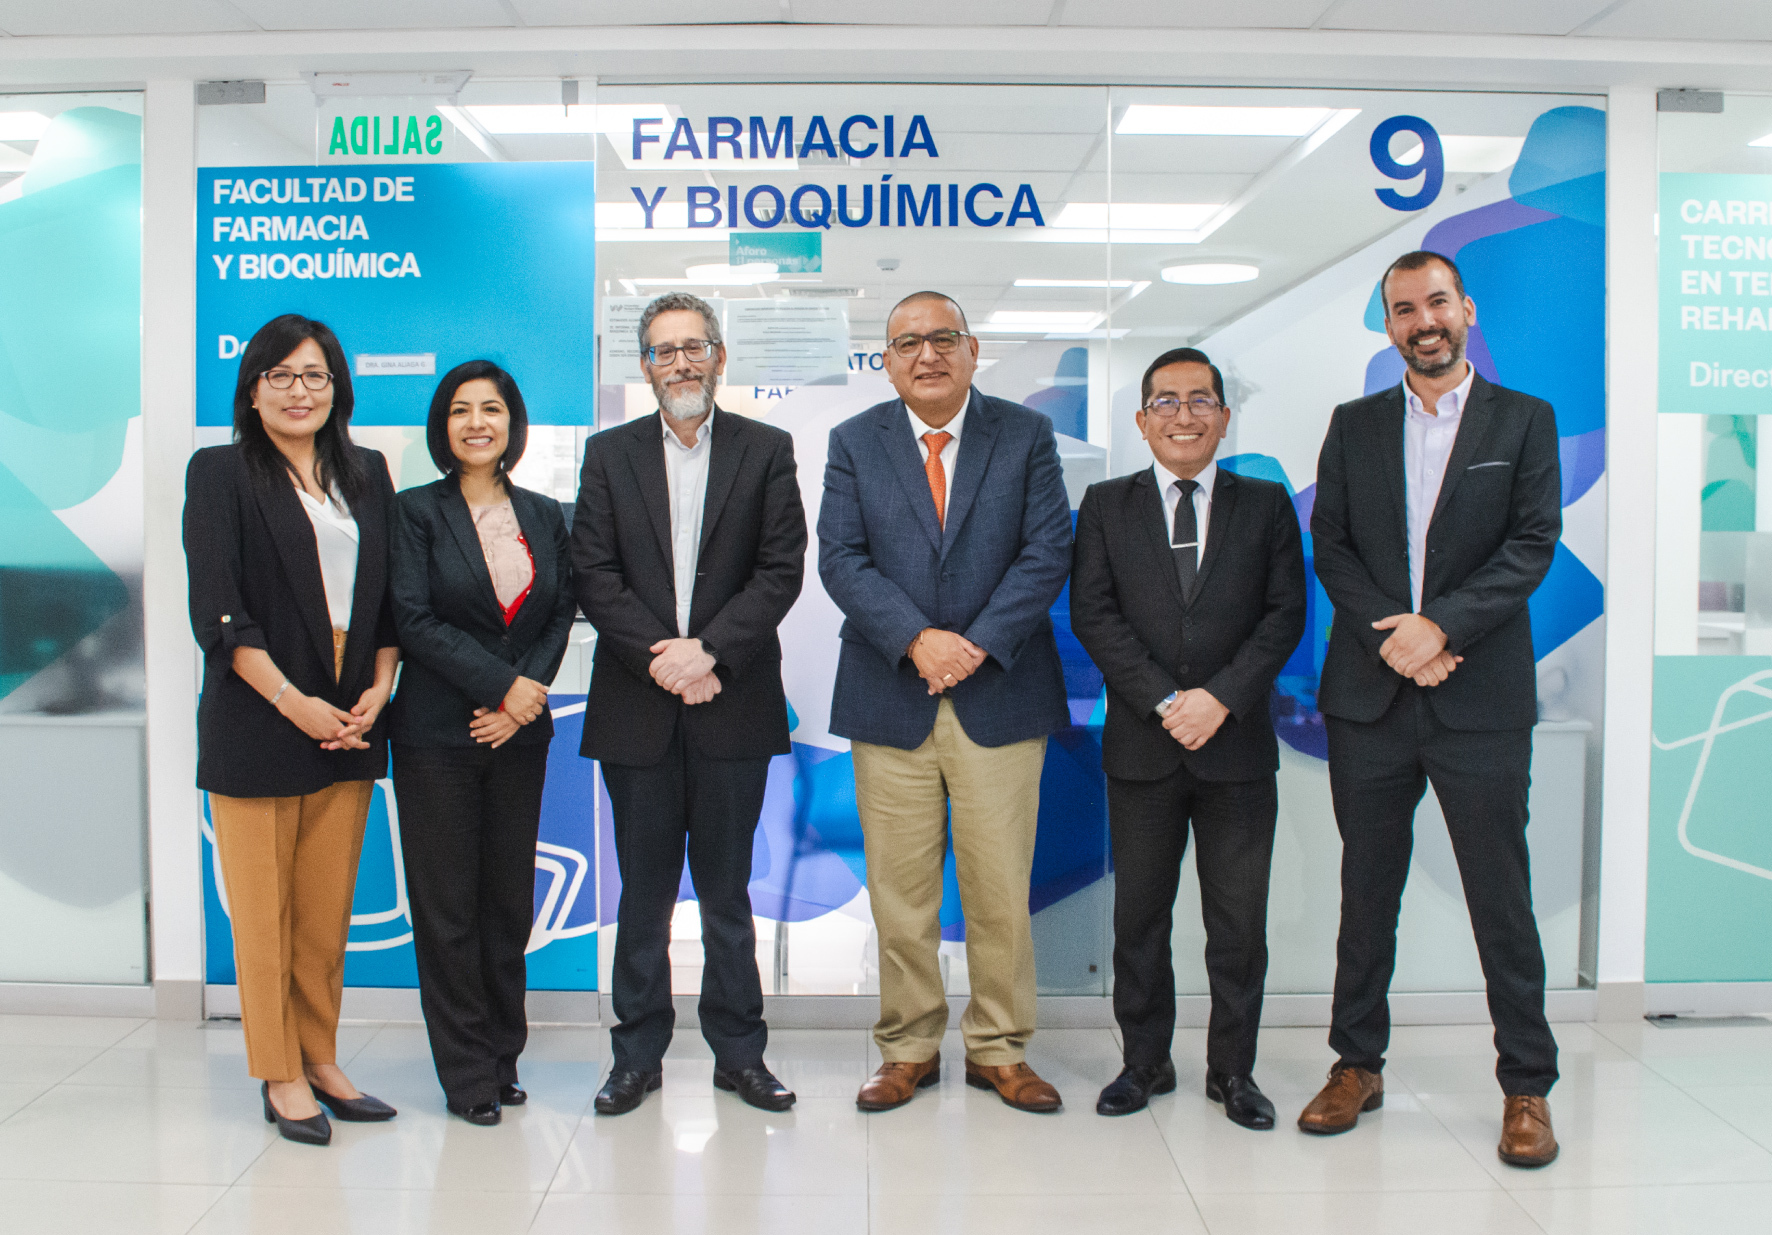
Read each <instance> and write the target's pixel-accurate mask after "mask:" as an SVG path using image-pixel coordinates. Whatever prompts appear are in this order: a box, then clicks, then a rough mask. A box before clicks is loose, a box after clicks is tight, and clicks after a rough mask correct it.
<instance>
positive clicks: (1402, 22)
mask: <svg viewBox="0 0 1772 1235" xmlns="http://www.w3.org/2000/svg"><path fill="white" fill-rule="evenodd" d="M658 7H668V10H669V12H668V15H666V14H661V13H659V12H658V11H657V9H656V8H647V7H642V6H636V5H635V4H634V3H632V0H305V2H304V3H302V4H290V3H288V0H153V2H152V3H143V2H142V0H0V34H5V35H9V36H48V35H63V36H70V35H71V36H79V35H150V34H194V33H231V32H238V31H252V30H275V31H325V30H428V29H437V30H444V29H464V28H489V27H520V26H531V27H535V26H540V27H548V26H566V27H587V26H630V25H712V26H718V25H734V24H763V23H784V22H785V23H790V24H797V25H814V24H834V25H882V26H944V25H947V26H999V27H1031V26H1073V27H1101V28H1122V29H1139V28H1144V27H1165V28H1171V29H1176V28H1180V29H1188V28H1197V29H1225V28H1233V29H1258V30H1360V31H1407V32H1430V33H1449V34H1502V35H1563V36H1573V37H1612V38H1633V39H1708V40H1728V41H1738V42H1739V41H1753V40H1772V3H1767V0H1485V2H1484V3H1482V4H1475V5H1456V6H1450V5H1424V4H1422V3H1421V2H1420V0H968V2H966V3H955V2H954V0H897V3H892V4H882V3H878V2H875V3H869V4H858V3H856V2H855V0H674V3H672V4H671V5H669V6H658ZM1192 67H1195V68H1197V67H1199V66H1197V65H1195V66H1192Z"/></svg>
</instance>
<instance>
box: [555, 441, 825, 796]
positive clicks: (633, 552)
mask: <svg viewBox="0 0 1772 1235" xmlns="http://www.w3.org/2000/svg"><path fill="white" fill-rule="evenodd" d="M663 433H664V426H663V423H662V421H661V419H660V417H659V414H658V413H657V412H654V413H653V414H652V415H650V416H646V417H644V418H642V419H640V420H633V421H629V422H628V423H627V424H624V425H619V426H617V427H616V428H613V429H606V430H604V431H603V432H602V433H599V434H597V435H596V436H595V437H593V438H591V440H590V441H589V442H587V443H586V444H585V460H584V469H583V471H582V472H581V473H580V475H579V488H578V506H577V508H576V509H575V510H574V512H573V516H572V567H573V578H574V584H575V586H576V588H577V590H578V603H579V607H580V608H582V609H583V610H584V614H585V617H587V618H589V619H590V622H591V625H593V626H595V627H596V628H597V652H596V656H595V660H594V663H593V666H592V671H591V691H590V697H589V699H588V700H587V701H586V707H585V727H584V742H583V744H582V745H581V746H580V748H579V753H580V754H582V755H584V756H586V757H587V758H592V759H602V760H605V761H607V762H609V763H618V764H625V765H631V766H634V767H648V766H650V765H652V764H654V763H657V762H658V761H659V760H660V759H662V758H663V757H664V752H665V747H666V745H667V744H668V743H669V742H670V738H671V730H672V727H673V726H674V725H675V724H676V723H677V719H678V715H679V713H681V714H682V721H683V725H684V734H685V737H686V739H687V740H688V742H689V744H690V749H691V750H692V751H694V752H695V753H697V754H699V755H702V756H704V757H708V758H714V759H760V758H767V757H769V756H771V755H785V754H787V753H788V752H789V751H790V750H791V749H792V747H791V745H790V743H789V741H788V715H787V696H786V695H785V694H784V693H783V692H782V687H781V643H780V641H779V640H778V639H777V638H776V633H775V628H776V627H777V626H779V625H780V624H781V620H782V618H784V617H786V616H787V612H788V610H789V609H790V608H792V607H793V604H794V601H795V600H796V599H797V598H798V597H799V595H800V582H801V579H802V577H803V576H804V574H805V571H806V515H805V512H804V511H803V510H802V509H801V507H800V482H799V479H798V477H797V476H796V474H795V469H794V440H793V438H792V437H790V436H789V435H788V434H787V433H785V432H783V431H782V430H780V429H777V428H775V427H774V426H772V425H766V424H764V423H763V422H761V421H758V420H752V419H750V418H749V417H745V416H736V415H733V414H732V413H730V412H725V411H719V410H717V409H716V412H715V415H714V428H713V440H712V442H711V443H710V446H709V449H710V456H709V459H708V488H707V500H706V504H705V508H704V513H703V515H702V523H701V553H700V556H699V557H698V558H697V561H696V571H695V594H694V597H693V599H692V602H691V607H690V611H689V634H690V636H691V637H694V638H699V639H701V640H702V641H703V642H704V643H705V644H707V645H708V646H710V647H711V648H712V649H713V651H714V654H715V657H716V659H717V662H718V663H717V664H716V666H715V672H716V673H717V674H718V675H719V678H720V693H719V694H718V695H715V696H714V698H713V699H712V700H711V701H710V702H707V703H700V704H696V705H695V706H694V707H687V706H685V705H684V704H683V702H682V701H681V700H680V699H679V698H678V697H677V696H676V695H673V694H671V692H669V691H667V690H665V689H664V688H663V687H662V686H660V685H658V684H657V683H656V682H654V681H653V680H652V676H651V674H649V673H648V672H647V667H648V666H649V665H650V664H651V663H652V660H653V653H652V652H651V651H650V650H649V649H650V648H651V647H652V645H653V644H654V643H657V642H658V641H659V640H661V639H675V638H677V593H676V579H675V574H674V570H673V567H672V558H671V515H670V508H669V500H670V495H669V491H668V485H667V482H666V478H665V461H664V451H665V446H664V438H663Z"/></svg>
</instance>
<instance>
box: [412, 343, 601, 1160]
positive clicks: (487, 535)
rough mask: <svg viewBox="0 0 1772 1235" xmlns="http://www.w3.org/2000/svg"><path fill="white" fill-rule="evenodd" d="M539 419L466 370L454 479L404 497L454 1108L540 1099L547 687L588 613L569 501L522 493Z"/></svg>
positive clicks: (424, 856) (416, 851)
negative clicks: (536, 1037) (536, 984)
mask: <svg viewBox="0 0 1772 1235" xmlns="http://www.w3.org/2000/svg"><path fill="white" fill-rule="evenodd" d="M528 429H529V417H528V413H527V411H526V410H525V408H524V406H523V396H522V394H521V393H520V392H519V391H518V389H517V383H516V382H515V381H514V380H513V379H512V378H511V375H510V374H508V373H506V372H505V371H504V370H503V369H501V368H499V367H498V366H497V365H495V364H493V363H491V362H490V361H486V360H471V361H469V362H467V363H466V364H462V365H457V366H456V367H455V368H454V369H452V370H450V371H449V373H448V374H447V375H446V376H445V377H444V378H443V380H442V382H441V383H440V384H439V385H438V387H437V393H436V394H435V395H434V396H432V399H431V410H430V417H429V420H428V422H427V425H426V430H425V435H426V442H427V444H428V445H429V447H430V451H431V458H432V459H433V460H434V461H435V462H436V464H437V468H438V470H439V471H441V472H442V473H443V479H441V480H439V481H436V482H434V483H432V484H428V485H424V486H422V487H419V488H416V489H408V490H406V491H405V492H404V493H401V494H400V495H399V498H398V500H397V503H396V512H395V516H394V520H393V524H394V528H393V537H392V554H391V565H390V571H389V573H390V591H391V594H392V597H393V608H394V621H395V624H396V626H397V627H398V629H399V632H400V641H401V646H402V647H404V648H406V649H408V651H407V654H406V664H405V668H404V670H403V671H402V674H401V680H400V687H399V693H398V694H397V695H396V696H395V698H394V703H393V706H392V719H391V725H390V734H389V736H390V739H391V742H392V746H393V761H394V791H395V795H396V799H397V801H398V803H399V807H400V848H401V852H402V854H403V855H404V857H405V862H406V894H407V898H408V900H409V902H410V904H411V907H412V931H413V942H414V945H415V948H416V951H417V954H418V983H419V998H420V1001H421V1003H422V1005H423V1007H424V1014H425V1027H426V1029H427V1030H428V1031H429V1034H430V1039H431V1056H432V1059H433V1060H434V1061H435V1063H436V1066H437V1078H438V1080H440V1081H441V1082H442V1085H443V1093H444V1096H445V1098H446V1100H447V1104H448V1108H449V1111H450V1113H452V1114H454V1115H458V1116H460V1117H461V1118H463V1119H465V1120H467V1121H468V1122H469V1123H475V1124H481V1125H491V1124H496V1123H498V1122H499V1115H500V1109H501V1107H503V1106H513V1105H516V1104H518V1103H521V1102H523V1101H524V1100H525V1099H526V1097H527V1095H526V1094H525V1093H524V1092H523V1090H522V1089H521V1088H519V1087H518V1084H517V1056H518V1055H519V1054H521V1053H522V1050H523V1045H524V1043H525V1041H526V1040H527V1038H528V1022H527V1020H526V1017H525V1014H524V990H525V987H526V984H527V983H526V974H525V966H524V959H523V955H524V949H525V947H526V945H527V944H528V941H529V934H530V925H531V919H532V918H533V915H534V896H535V840H536V832H537V830H538V827H539V825H540V820H541V794H542V782H543V780H544V778H545V776H546V773H547V758H548V742H549V740H550V739H551V738H552V737H553V735H554V724H553V718H552V717H551V715H550V714H549V711H548V690H547V684H548V683H549V682H551V681H552V680H553V678H554V675H555V673H557V672H558V671H559V668H560V661H561V659H562V658H563V657H564V656H565V654H566V641H567V637H568V636H569V635H570V633H571V631H572V620H573V615H574V613H575V611H576V609H575V604H574V601H573V591H572V569H571V562H570V555H569V553H568V550H567V541H566V524H565V520H564V518H563V517H562V516H561V513H560V506H559V503H557V502H555V501H554V500H553V499H552V498H549V497H546V496H544V495H542V494H540V493H535V492H532V491H530V490H528V489H521V488H518V487H517V486H516V485H515V484H513V483H512V481H511V478H510V471H511V468H512V467H514V466H515V465H516V463H517V460H518V459H520V458H522V457H523V446H524V443H525V440H526V439H527V437H528Z"/></svg>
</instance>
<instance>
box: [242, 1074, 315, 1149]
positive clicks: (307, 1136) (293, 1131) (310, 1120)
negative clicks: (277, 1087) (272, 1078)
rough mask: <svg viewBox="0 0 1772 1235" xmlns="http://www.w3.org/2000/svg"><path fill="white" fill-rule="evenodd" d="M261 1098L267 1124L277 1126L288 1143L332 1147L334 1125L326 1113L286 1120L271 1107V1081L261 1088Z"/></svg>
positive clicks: (279, 1132) (259, 1091) (259, 1090)
mask: <svg viewBox="0 0 1772 1235" xmlns="http://www.w3.org/2000/svg"><path fill="white" fill-rule="evenodd" d="M258 1093H259V1096H260V1097H261V1098H263V1099H264V1100H265V1122H266V1123H268V1124H276V1125H277V1132H278V1134H279V1135H280V1136H282V1138H283V1139H284V1140H286V1141H294V1142H295V1143H296V1144H298V1145H330V1144H331V1143H332V1124H331V1123H329V1122H328V1121H327V1118H326V1112H325V1111H321V1112H320V1113H319V1114H318V1115H310V1116H308V1117H307V1118H306V1119H285V1118H284V1117H283V1112H281V1111H279V1110H278V1109H277V1108H276V1107H274V1106H272V1105H271V1084H270V1082H269V1081H266V1082H264V1083H263V1084H261V1085H260V1086H259V1089H258Z"/></svg>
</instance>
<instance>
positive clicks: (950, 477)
mask: <svg viewBox="0 0 1772 1235" xmlns="http://www.w3.org/2000/svg"><path fill="white" fill-rule="evenodd" d="M971 405H972V394H971V392H970V391H968V392H967V395H966V402H965V403H964V404H963V405H962V406H961V407H960V414H959V415H957V416H955V417H954V418H953V419H952V420H950V421H948V422H947V423H946V424H945V425H943V426H942V427H941V428H939V429H931V428H930V427H929V426H928V425H926V424H924V423H923V422H922V421H921V420H918V419H917V413H915V412H913V411H912V410H911V409H910V408H909V407H906V408H905V409H904V414H905V415H906V416H908V417H910V420H911V436H912V437H914V438H916V439H917V457H918V458H919V459H921V460H923V465H924V466H925V467H927V466H928V465H929V443H928V442H926V441H924V440H923V435H924V434H925V433H948V434H952V435H953V440H952V441H950V442H949V443H948V444H947V445H946V446H943V447H942V448H941V473H942V475H943V476H946V477H947V482H948V494H949V495H950V496H952V494H953V492H954V463H955V461H956V460H958V459H959V457H960V426H961V425H962V424H964V423H965V421H966V408H967V407H970V406H971ZM942 514H943V516H945V515H946V514H947V512H946V511H945V510H944V511H942Z"/></svg>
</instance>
